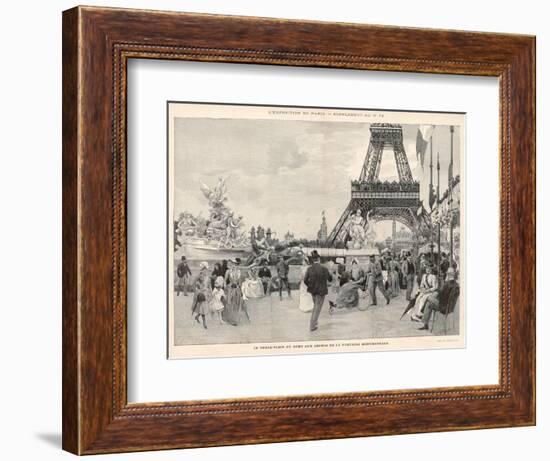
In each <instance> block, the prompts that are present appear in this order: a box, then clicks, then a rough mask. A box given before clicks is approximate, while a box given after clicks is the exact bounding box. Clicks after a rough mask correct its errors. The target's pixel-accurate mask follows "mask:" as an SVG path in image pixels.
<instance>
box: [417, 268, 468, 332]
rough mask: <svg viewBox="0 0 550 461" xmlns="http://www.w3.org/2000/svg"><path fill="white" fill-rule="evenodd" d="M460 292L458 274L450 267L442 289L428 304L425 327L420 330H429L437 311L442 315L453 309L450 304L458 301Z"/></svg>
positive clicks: (424, 320)
mask: <svg viewBox="0 0 550 461" xmlns="http://www.w3.org/2000/svg"><path fill="white" fill-rule="evenodd" d="M459 292H460V287H459V285H458V283H457V282H456V272H455V270H454V269H453V268H452V267H450V268H448V269H447V277H446V280H445V283H444V284H443V286H442V287H441V289H439V290H438V291H436V292H435V293H433V295H432V296H430V297H429V298H428V300H427V302H426V306H425V307H424V313H423V314H422V324H423V325H422V326H421V327H420V328H419V330H427V329H428V324H429V323H430V317H431V316H432V312H435V311H437V312H441V313H442V314H446V313H447V309H449V307H451V309H452V306H449V302H450V301H453V300H456V299H457V298H458V294H459Z"/></svg>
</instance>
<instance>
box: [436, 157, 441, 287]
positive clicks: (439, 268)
mask: <svg viewBox="0 0 550 461" xmlns="http://www.w3.org/2000/svg"><path fill="white" fill-rule="evenodd" d="M439 170H440V165H439V152H438V153H437V199H436V200H437V211H438V213H439ZM440 277H441V222H440V219H438V220H437V280H438V281H439V278H440Z"/></svg>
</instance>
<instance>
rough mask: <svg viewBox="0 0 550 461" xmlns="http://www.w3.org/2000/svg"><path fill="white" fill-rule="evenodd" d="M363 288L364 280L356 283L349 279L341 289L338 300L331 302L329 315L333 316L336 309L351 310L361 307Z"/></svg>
mask: <svg viewBox="0 0 550 461" xmlns="http://www.w3.org/2000/svg"><path fill="white" fill-rule="evenodd" d="M362 286H363V279H359V280H357V281H354V280H353V279H349V280H348V281H347V282H346V283H345V284H344V285H342V286H341V287H340V290H339V291H338V295H337V296H336V299H335V300H334V302H333V301H330V300H329V302H328V303H329V305H330V308H329V314H333V313H334V311H335V309H351V308H353V307H358V306H359V290H360V289H361V287H362Z"/></svg>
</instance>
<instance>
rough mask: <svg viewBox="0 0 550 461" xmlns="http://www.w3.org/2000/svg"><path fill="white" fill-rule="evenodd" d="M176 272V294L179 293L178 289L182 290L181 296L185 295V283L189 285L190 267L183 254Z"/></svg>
mask: <svg viewBox="0 0 550 461" xmlns="http://www.w3.org/2000/svg"><path fill="white" fill-rule="evenodd" d="M176 273H177V274H178V283H177V285H176V293H177V296H179V295H180V291H183V296H187V285H189V280H190V278H191V269H190V268H189V264H187V259H186V258H185V256H182V257H181V261H180V263H179V264H178V267H177V269H176Z"/></svg>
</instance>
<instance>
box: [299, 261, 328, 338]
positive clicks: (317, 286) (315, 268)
mask: <svg viewBox="0 0 550 461" xmlns="http://www.w3.org/2000/svg"><path fill="white" fill-rule="evenodd" d="M311 259H312V261H313V264H312V265H311V266H309V267H308V268H307V270H306V273H305V275H304V283H305V285H306V286H307V291H308V293H310V294H311V297H312V298H313V310H312V311H311V319H310V321H309V330H310V331H315V330H317V328H318V325H317V322H318V320H319V314H320V313H321V309H322V308H323V303H324V302H325V296H326V295H327V294H328V287H327V284H328V283H330V282H332V275H330V272H329V270H328V269H327V268H326V267H325V266H321V257H320V256H319V253H318V252H317V250H313V251H312V252H311Z"/></svg>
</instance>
